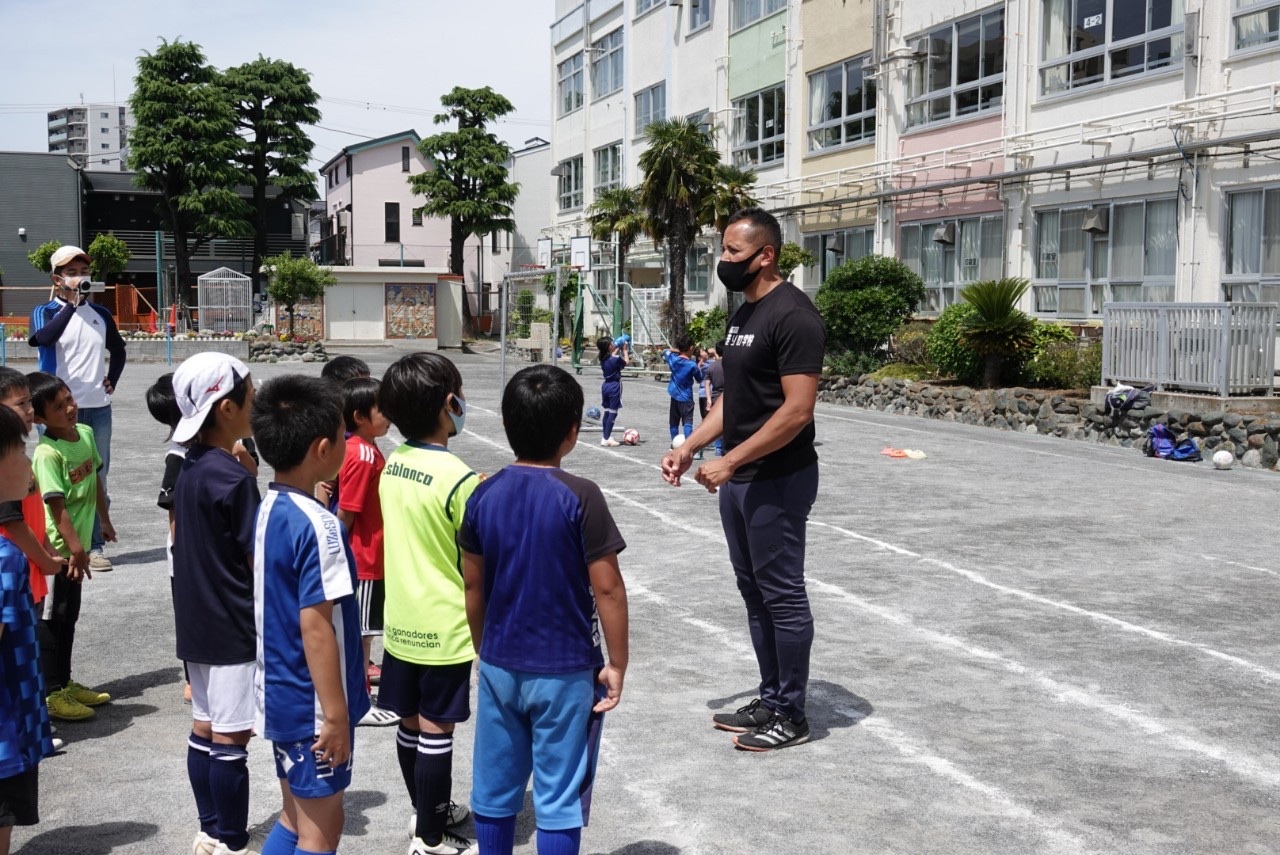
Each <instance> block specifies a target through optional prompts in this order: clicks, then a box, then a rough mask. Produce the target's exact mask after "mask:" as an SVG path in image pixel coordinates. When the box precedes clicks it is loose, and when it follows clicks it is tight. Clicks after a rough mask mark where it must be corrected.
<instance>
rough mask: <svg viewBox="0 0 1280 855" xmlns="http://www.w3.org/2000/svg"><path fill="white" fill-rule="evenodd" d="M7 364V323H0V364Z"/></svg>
mask: <svg viewBox="0 0 1280 855" xmlns="http://www.w3.org/2000/svg"><path fill="white" fill-rule="evenodd" d="M8 364H9V325H8V324H0V365H8Z"/></svg>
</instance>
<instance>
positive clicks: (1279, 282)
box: [1223, 187, 1280, 303]
mask: <svg viewBox="0 0 1280 855" xmlns="http://www.w3.org/2000/svg"><path fill="white" fill-rule="evenodd" d="M1227 208H1228V225H1227V234H1228V239H1227V241H1226V244H1227V246H1226V249H1227V266H1226V275H1225V276H1224V277H1223V289H1224V290H1225V291H1226V296H1227V299H1228V300H1233V301H1239V302H1246V303H1256V302H1266V303H1280V187H1275V188H1269V189H1266V190H1250V191H1247V192H1244V193H1231V194H1229V195H1228V196H1227Z"/></svg>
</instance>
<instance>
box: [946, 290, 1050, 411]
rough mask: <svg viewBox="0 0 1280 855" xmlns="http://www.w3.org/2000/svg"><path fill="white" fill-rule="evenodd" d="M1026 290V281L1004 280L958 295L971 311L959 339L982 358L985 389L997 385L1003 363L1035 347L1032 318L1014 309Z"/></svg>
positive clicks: (1014, 359)
mask: <svg viewBox="0 0 1280 855" xmlns="http://www.w3.org/2000/svg"><path fill="white" fill-rule="evenodd" d="M1029 287H1031V283H1030V282H1028V281H1027V280H1026V279H1018V278H1016V277H1007V278H1005V279H994V280H989V281H986V282H975V283H973V284H972V285H970V286H968V287H967V288H965V289H963V290H962V291H961V292H960V296H961V298H963V299H964V301H965V302H966V303H968V304H969V305H971V306H973V309H974V311H973V314H972V315H970V316H969V317H968V318H966V319H965V321H964V322H963V324H962V325H961V330H960V340H961V341H962V342H963V343H964V344H965V345H966V346H967V347H968V348H969V349H970V350H972V351H973V352H974V353H975V354H977V355H978V356H980V357H982V359H983V371H982V382H983V385H985V386H986V387H987V388H988V389H993V388H995V387H996V386H997V385H999V383H1000V379H1001V373H1002V372H1003V370H1004V367H1005V364H1006V363H1008V362H1016V361H1017V360H1018V359H1019V358H1020V357H1021V356H1022V355H1023V354H1026V353H1029V352H1030V351H1031V350H1032V348H1034V347H1035V328H1036V321H1035V318H1032V317H1031V316H1030V315H1028V314H1027V313H1026V312H1023V311H1022V310H1021V309H1019V308H1018V302H1019V301H1020V300H1021V299H1022V296H1023V295H1024V294H1026V293H1027V289H1028V288H1029Z"/></svg>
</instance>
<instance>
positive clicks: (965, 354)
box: [925, 303, 983, 383]
mask: <svg viewBox="0 0 1280 855" xmlns="http://www.w3.org/2000/svg"><path fill="white" fill-rule="evenodd" d="M976 313H977V310H976V309H975V308H974V307H973V306H971V305H969V304H968V303H954V304H952V305H950V306H947V308H945V309H943V311H942V314H941V315H939V316H938V320H936V321H934V323H933V326H932V327H930V328H929V335H928V336H927V338H926V339H925V351H926V353H927V354H928V356H929V362H930V363H932V364H933V365H934V366H936V367H937V369H938V373H939V374H940V375H942V376H943V377H954V378H955V379H956V380H959V381H960V382H961V383H973V382H975V381H976V380H978V379H979V378H981V377H982V362H983V361H982V358H981V357H980V356H978V355H977V354H976V353H974V352H973V351H972V350H970V349H969V348H968V347H966V346H965V345H964V343H963V342H962V341H961V338H960V336H961V333H962V332H963V329H964V324H965V322H966V321H967V320H968V319H969V318H970V317H972V316H973V315H975V314H976Z"/></svg>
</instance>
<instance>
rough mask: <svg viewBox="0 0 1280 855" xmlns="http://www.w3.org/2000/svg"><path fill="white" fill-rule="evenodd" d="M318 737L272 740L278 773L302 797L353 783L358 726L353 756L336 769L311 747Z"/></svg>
mask: <svg viewBox="0 0 1280 855" xmlns="http://www.w3.org/2000/svg"><path fill="white" fill-rule="evenodd" d="M315 741H316V740H315V737H311V738H310V739H304V740H302V741H301V742H272V743H271V746H272V748H273V749H275V752H274V753H275V757H276V777H277V778H282V779H284V780H286V781H288V782H289V792H291V793H293V795H294V796H296V797H298V798H300V799H323V798H327V797H328V796H332V795H336V794H338V793H341V792H342V791H344V790H346V789H347V788H348V787H350V786H351V767H352V765H353V764H354V763H355V757H356V755H355V746H356V734H355V730H354V729H353V730H352V731H351V757H350V758H349V759H348V760H347V762H346V763H343V764H342V765H341V766H339V767H337V768H336V769H335V768H334V767H333V766H329V765H328V764H326V763H322V762H321V761H320V758H319V757H318V756H316V752H314V751H312V750H311V746H312V745H314V744H315Z"/></svg>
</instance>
